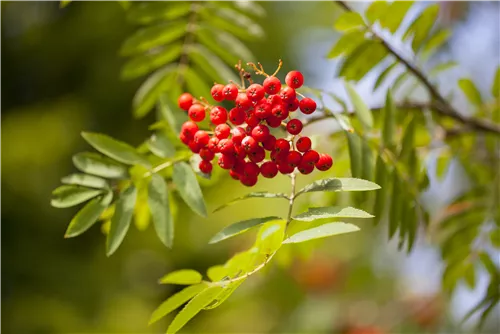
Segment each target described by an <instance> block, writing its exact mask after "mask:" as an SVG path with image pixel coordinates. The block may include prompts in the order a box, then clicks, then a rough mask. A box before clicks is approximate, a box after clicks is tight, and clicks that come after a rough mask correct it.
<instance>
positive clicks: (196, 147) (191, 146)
mask: <svg viewBox="0 0 500 334" xmlns="http://www.w3.org/2000/svg"><path fill="white" fill-rule="evenodd" d="M188 147H189V149H190V150H191V152H193V153H200V150H201V146H200V145H198V143H197V142H195V141H194V140H191V141H190V142H189V143H188Z"/></svg>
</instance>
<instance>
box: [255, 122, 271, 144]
mask: <svg viewBox="0 0 500 334" xmlns="http://www.w3.org/2000/svg"><path fill="white" fill-rule="evenodd" d="M268 136H269V128H268V127H267V126H265V125H263V124H259V125H257V126H255V127H254V128H253V129H252V137H254V138H255V140H256V141H258V142H263V141H264V140H266V138H267V137H268Z"/></svg>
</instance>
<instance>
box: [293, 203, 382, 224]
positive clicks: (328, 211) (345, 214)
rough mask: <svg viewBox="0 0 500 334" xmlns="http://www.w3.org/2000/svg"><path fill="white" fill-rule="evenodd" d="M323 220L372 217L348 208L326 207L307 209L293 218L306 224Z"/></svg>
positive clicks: (366, 213)
mask: <svg viewBox="0 0 500 334" xmlns="http://www.w3.org/2000/svg"><path fill="white" fill-rule="evenodd" d="M324 218H373V216H372V215H371V214H369V213H368V212H365V211H363V210H360V209H356V208H353V207H350V206H348V207H346V208H341V207H338V206H327V207H318V208H309V209H308V210H307V211H306V212H304V213H301V214H300V215H297V216H295V217H293V219H295V220H300V221H306V222H310V221H313V220H316V219H324Z"/></svg>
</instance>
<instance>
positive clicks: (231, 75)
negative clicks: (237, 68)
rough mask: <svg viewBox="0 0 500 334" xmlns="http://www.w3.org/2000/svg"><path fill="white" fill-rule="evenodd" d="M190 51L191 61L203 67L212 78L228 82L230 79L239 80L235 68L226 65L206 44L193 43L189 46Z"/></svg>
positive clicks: (220, 81)
mask: <svg viewBox="0 0 500 334" xmlns="http://www.w3.org/2000/svg"><path fill="white" fill-rule="evenodd" d="M188 53H189V58H190V59H191V61H193V63H195V64H196V65H197V66H198V67H199V68H200V69H202V70H203V71H204V72H205V73H206V74H207V76H208V77H209V78H211V79H212V80H215V81H216V82H219V83H225V82H228V80H232V81H234V82H238V80H239V78H238V77H237V76H236V74H235V72H234V71H233V69H232V68H230V67H229V66H228V65H226V64H225V63H224V62H223V61H222V60H221V59H220V58H219V57H217V56H216V55H215V54H214V53H212V51H210V50H209V49H207V48H206V47H205V46H203V45H199V44H193V45H191V46H190V47H189V49H188Z"/></svg>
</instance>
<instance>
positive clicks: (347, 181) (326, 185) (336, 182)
mask: <svg viewBox="0 0 500 334" xmlns="http://www.w3.org/2000/svg"><path fill="white" fill-rule="evenodd" d="M376 189H380V186H379V185H378V184H376V183H373V182H370V181H367V180H363V179H356V178H330V179H323V180H318V181H316V182H313V183H311V184H310V185H308V186H306V187H304V188H302V189H301V190H300V191H299V192H297V196H298V195H300V194H303V193H307V192H313V191H368V190H376Z"/></svg>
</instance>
